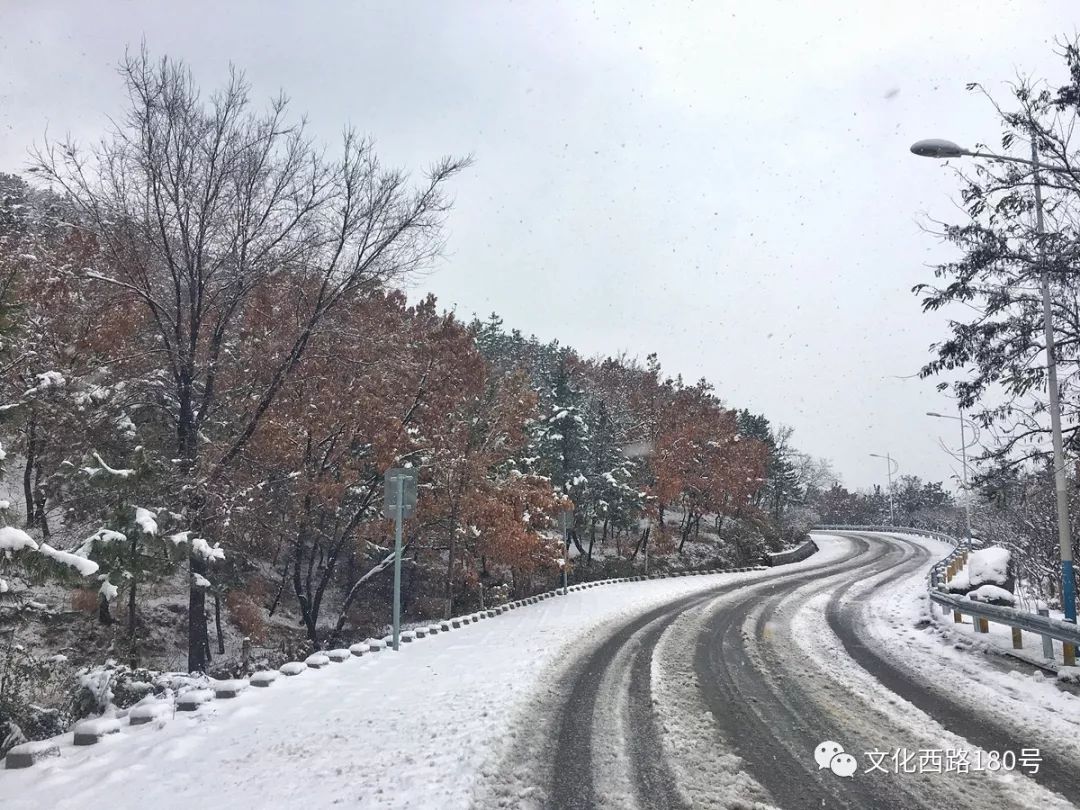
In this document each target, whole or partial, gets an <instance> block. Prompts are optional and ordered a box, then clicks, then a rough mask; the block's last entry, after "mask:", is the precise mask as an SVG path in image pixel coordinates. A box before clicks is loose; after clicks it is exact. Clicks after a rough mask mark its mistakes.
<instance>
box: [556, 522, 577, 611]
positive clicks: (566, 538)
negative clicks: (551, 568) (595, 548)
mask: <svg viewBox="0 0 1080 810" xmlns="http://www.w3.org/2000/svg"><path fill="white" fill-rule="evenodd" d="M559 518H560V520H561V521H562V530H563V558H562V561H561V562H560V563H559V566H560V567H561V568H562V592H563V596H566V594H567V593H569V591H568V590H567V588H566V569H567V567H568V565H569V563H570V530H571V529H572V528H573V526H574V510H573V509H564V510H563V511H562V512H560V513H559Z"/></svg>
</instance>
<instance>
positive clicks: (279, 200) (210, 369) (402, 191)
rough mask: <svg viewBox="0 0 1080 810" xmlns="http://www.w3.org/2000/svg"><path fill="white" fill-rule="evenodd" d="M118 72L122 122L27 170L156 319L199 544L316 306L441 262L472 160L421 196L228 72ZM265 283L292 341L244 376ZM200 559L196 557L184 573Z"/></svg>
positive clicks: (373, 160)
mask: <svg viewBox="0 0 1080 810" xmlns="http://www.w3.org/2000/svg"><path fill="white" fill-rule="evenodd" d="M120 74H121V76H122V78H123V81H124V84H125V86H126V88H127V91H128V105H127V110H126V114H125V116H124V117H123V118H121V119H119V120H118V121H116V122H115V123H114V126H113V128H112V130H111V131H110V132H109V133H108V134H107V135H106V136H105V137H104V138H103V139H102V140H101V141H100V142H99V143H97V144H96V145H94V146H93V147H91V148H89V149H87V150H84V149H82V148H80V147H79V146H78V145H76V144H75V143H74V142H72V141H70V140H68V141H64V142H59V143H58V142H47V143H46V144H45V145H44V146H43V147H42V148H40V149H39V150H37V152H36V153H35V165H34V167H33V170H34V171H36V172H37V173H38V175H39V176H40V177H44V178H46V179H47V180H48V181H49V182H50V183H51V184H53V185H54V186H56V187H59V188H60V189H62V190H63V191H64V192H65V193H66V194H67V195H68V196H69V197H70V199H71V201H72V203H73V205H74V206H75V208H76V210H77V211H78V212H79V217H80V225H81V226H82V227H84V228H85V229H86V230H88V231H89V232H90V233H91V234H92V236H93V237H94V238H95V239H96V241H97V245H98V252H97V255H96V257H95V261H94V263H93V265H92V266H90V267H89V268H87V269H86V271H85V277H86V278H87V279H89V280H91V281H93V282H96V283H101V284H106V285H111V286H113V287H115V288H117V289H118V290H122V291H124V292H125V293H126V294H127V296H128V298H129V301H130V302H131V304H132V305H133V306H139V307H142V308H144V310H145V312H146V313H148V317H149V322H150V323H151V324H152V327H151V331H150V334H147V335H145V339H146V340H147V342H148V345H152V346H153V347H154V348H155V350H156V351H157V352H158V356H159V357H160V358H161V362H160V372H161V373H160V374H159V375H157V378H156V379H153V380H148V381H147V384H148V385H153V386H156V390H157V394H158V396H157V405H158V406H159V409H160V412H161V415H162V419H163V422H164V423H165V424H167V425H169V426H170V432H171V433H172V436H173V438H172V446H171V447H168V448H165V447H163V448H162V452H163V453H164V452H171V453H173V454H174V455H175V458H176V465H175V467H176V470H177V479H178V480H177V483H178V488H177V489H176V490H175V491H176V492H177V493H178V495H177V497H178V498H179V503H178V504H177V506H178V508H179V509H180V511H181V514H183V515H184V517H185V519H186V521H187V523H188V525H189V527H190V530H191V532H192V533H193V536H202V535H203V534H205V533H207V532H210V531H212V530H213V525H212V516H213V508H214V501H215V496H216V493H215V489H216V488H219V487H221V486H223V485H224V484H225V483H226V481H227V478H228V473H229V470H230V468H231V467H232V466H233V465H235V464H236V463H237V462H238V460H239V459H240V458H241V457H242V456H241V453H242V450H243V449H244V447H245V446H246V444H247V443H248V442H249V440H250V439H251V437H252V435H253V434H254V433H255V431H256V430H257V428H258V427H259V425H260V423H261V421H262V420H263V418H264V416H265V415H266V413H267V411H268V409H269V408H270V406H271V404H272V403H273V401H274V399H275V397H276V396H277V394H278V393H279V391H280V390H281V388H282V386H283V384H284V383H285V382H286V381H287V379H288V378H289V376H290V374H291V373H292V372H293V370H294V369H295V368H296V366H297V364H298V363H299V361H300V359H301V358H302V356H303V354H304V352H305V349H306V348H307V346H308V344H309V342H310V340H311V338H312V336H313V334H314V333H315V332H316V330H317V328H318V327H319V324H320V322H321V321H322V319H323V318H324V317H325V316H326V314H327V313H328V312H330V311H331V310H333V309H334V308H335V307H336V306H338V305H340V304H342V302H346V301H348V300H350V299H351V298H353V297H355V296H358V295H363V294H364V293H365V292H366V291H368V290H371V289H374V288H376V287H378V286H379V285H381V284H385V283H386V282H389V281H393V280H395V279H399V278H401V277H402V276H404V275H405V274H407V273H409V272H410V271H412V270H414V269H416V268H418V267H420V266H422V265H423V264H424V263H425V262H427V261H428V260H430V259H431V258H432V257H434V256H435V255H436V254H437V252H438V251H439V249H440V248H441V223H442V220H443V217H444V214H445V212H446V211H447V210H448V207H449V203H448V201H447V198H446V197H445V195H444V193H443V191H442V189H443V186H444V183H445V182H446V181H447V179H448V178H450V177H451V176H452V175H454V174H455V173H456V172H458V171H459V170H460V169H462V168H463V167H464V166H465V165H466V163H467V161H466V160H455V159H450V158H444V159H443V160H441V161H439V162H438V163H437V164H436V165H435V166H434V167H433V168H432V169H431V170H430V171H429V172H428V174H427V177H426V179H425V181H424V182H423V183H421V184H420V185H419V186H418V187H415V188H414V187H413V184H412V183H411V182H410V179H409V178H408V176H407V175H405V174H404V173H402V172H400V171H394V170H388V169H385V168H383V167H382V166H381V165H380V163H379V161H378V158H377V157H376V155H375V153H374V150H373V148H372V144H371V142H370V141H369V140H367V139H364V138H361V137H359V136H358V135H357V134H356V133H355V132H353V131H351V130H347V131H345V132H344V134H343V140H342V147H341V153H340V156H339V157H338V158H336V159H334V160H331V159H328V158H327V157H326V155H325V153H324V150H323V149H322V148H321V147H320V146H318V145H317V144H316V143H315V142H314V140H313V139H312V137H311V136H310V135H309V134H308V132H307V129H306V126H305V122H304V121H303V120H302V119H301V120H300V121H297V122H290V121H289V120H288V118H287V106H288V105H287V99H286V98H285V97H284V96H279V97H277V98H275V99H274V100H273V101H272V102H271V103H270V105H269V107H268V109H266V110H265V111H263V112H256V111H253V110H252V109H251V103H250V100H249V86H248V84H247V82H246V80H245V78H244V76H243V75H242V74H241V73H239V72H237V71H235V70H233V71H232V72H231V74H230V77H229V80H228V82H227V83H226V84H225V86H224V87H223V88H222V89H220V90H218V91H217V92H215V93H213V94H212V95H210V96H209V97H208V98H206V99H204V98H203V97H202V95H201V93H200V91H199V88H198V87H197V86H196V84H195V83H194V81H193V79H192V76H191V74H190V72H189V71H188V69H187V68H186V67H185V66H184V64H183V63H182V62H180V61H176V60H173V59H169V58H168V57H165V58H162V59H152V58H151V57H150V55H149V54H148V53H147V51H146V50H145V49H143V50H141V51H140V52H138V53H136V54H128V55H126V57H125V58H124V60H123V61H122V63H121V65H120ZM267 288H273V289H275V290H276V291H277V293H278V297H276V298H275V311H274V312H273V313H270V316H271V323H272V328H274V329H278V330H288V335H289V339H288V340H287V341H285V342H284V344H283V345H284V348H283V349H281V350H280V351H275V352H272V353H269V354H268V356H266V357H265V358H263V359H264V363H263V364H261V365H260V368H258V369H246V368H236V367H234V366H235V364H233V359H232V349H233V347H235V346H236V345H237V342H238V341H240V340H252V339H257V336H253V335H251V334H249V333H245V332H243V331H242V330H241V329H240V324H241V323H242V322H243V321H244V315H245V310H246V309H247V308H249V307H252V306H256V305H257V299H258V297H259V295H260V293H261V291H263V290H265V289H267ZM281 291H285V292H286V293H287V298H286V300H285V301H284V302H283V301H282V300H281V299H280V292H281ZM279 334H280V333H279ZM275 345H282V342H281V341H280V340H279V341H277V342H276V343H275ZM223 380H228V381H229V387H228V388H227V389H225V388H224V387H223ZM206 564H207V561H206V560H205V559H203V558H202V557H200V556H199V555H198V554H192V556H191V558H190V565H191V571H192V573H193V574H198V575H200V576H201V575H202V574H204V573H205V572H206ZM192 579H193V581H194V580H195V577H194V576H193V577H192ZM204 600H205V591H204V589H202V588H199V587H194V586H193V587H191V588H190V596H189V633H188V667H189V669H190V670H192V671H203V670H205V668H206V664H207V662H208V660H209V655H210V651H209V642H208V636H207V626H206V611H205V603H204Z"/></svg>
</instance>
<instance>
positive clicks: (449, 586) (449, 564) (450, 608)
mask: <svg viewBox="0 0 1080 810" xmlns="http://www.w3.org/2000/svg"><path fill="white" fill-rule="evenodd" d="M457 523H458V519H457V504H456V503H455V504H454V507H453V508H452V509H451V510H450V550H449V552H448V553H447V555H446V556H447V559H446V587H445V590H444V592H445V593H446V618H448V619H449V618H450V617H451V616H453V615H454V555H455V554H456V553H457Z"/></svg>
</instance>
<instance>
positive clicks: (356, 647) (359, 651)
mask: <svg viewBox="0 0 1080 810" xmlns="http://www.w3.org/2000/svg"><path fill="white" fill-rule="evenodd" d="M370 649H371V648H370V647H369V646H368V645H367V644H364V643H363V642H359V643H357V644H353V645H352V646H351V647H349V652H351V653H352V654H353V655H355V656H356V657H357V658H359V657H360V656H361V655H363V654H364V653H366V652H368V651H369V650H370Z"/></svg>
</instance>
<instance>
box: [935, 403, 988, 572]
mask: <svg viewBox="0 0 1080 810" xmlns="http://www.w3.org/2000/svg"><path fill="white" fill-rule="evenodd" d="M926 415H927V416H933V417H936V418H938V419H956V420H957V421H958V422H960V452H961V453H963V458H964V518H965V520H966V522H967V547H968V553H969V554H970V553H971V493H970V492H968V462H967V434H966V433H965V431H964V425H965V423H968V422H969V421H970V420H968V419H965V418H964V412H963V411H962V410H961V411H960V415H959V416H949V415H947V414H943V413H934V412H933V411H927V412H926ZM971 428H972V430H974V429H975V423H974V422H971ZM976 441H977V440H976Z"/></svg>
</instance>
